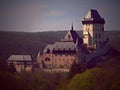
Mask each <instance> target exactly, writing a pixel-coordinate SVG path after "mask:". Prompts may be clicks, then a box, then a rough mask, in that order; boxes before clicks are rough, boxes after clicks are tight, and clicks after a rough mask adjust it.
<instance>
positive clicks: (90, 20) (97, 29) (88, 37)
mask: <svg viewBox="0 0 120 90" xmlns="http://www.w3.org/2000/svg"><path fill="white" fill-rule="evenodd" d="M82 24H83V42H84V43H85V44H87V46H88V47H93V48H96V47H99V46H100V44H101V43H102V42H103V41H104V24H105V20H104V19H103V18H102V17H101V16H100V15H99V13H98V12H97V10H93V9H90V10H89V12H88V14H87V16H86V17H85V18H83V19H82Z"/></svg>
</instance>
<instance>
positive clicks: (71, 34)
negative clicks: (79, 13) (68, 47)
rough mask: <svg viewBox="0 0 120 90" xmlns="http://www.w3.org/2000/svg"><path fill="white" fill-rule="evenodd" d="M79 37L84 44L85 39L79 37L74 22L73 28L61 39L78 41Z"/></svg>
mask: <svg viewBox="0 0 120 90" xmlns="http://www.w3.org/2000/svg"><path fill="white" fill-rule="evenodd" d="M77 39H78V43H79V44H82V43H83V39H82V38H80V37H79V35H78V34H77V32H76V31H75V30H74V29H73V23H72V25H71V30H69V31H68V32H67V34H66V35H65V37H64V38H63V39H62V40H61V41H64V42H68V41H69V42H74V43H76V42H77Z"/></svg>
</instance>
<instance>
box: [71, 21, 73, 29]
mask: <svg viewBox="0 0 120 90" xmlns="http://www.w3.org/2000/svg"><path fill="white" fill-rule="evenodd" d="M71 30H73V22H72V25H71Z"/></svg>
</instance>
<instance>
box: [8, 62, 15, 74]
mask: <svg viewBox="0 0 120 90" xmlns="http://www.w3.org/2000/svg"><path fill="white" fill-rule="evenodd" d="M8 70H9V72H10V73H12V74H14V73H15V72H16V68H15V66H14V64H13V62H12V63H11V64H10V65H9V66H8Z"/></svg>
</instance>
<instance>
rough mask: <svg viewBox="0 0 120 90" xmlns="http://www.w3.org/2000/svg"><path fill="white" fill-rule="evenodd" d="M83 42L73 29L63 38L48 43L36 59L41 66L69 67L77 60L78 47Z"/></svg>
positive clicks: (48, 67) (47, 67)
mask: <svg viewBox="0 0 120 90" xmlns="http://www.w3.org/2000/svg"><path fill="white" fill-rule="evenodd" d="M82 44H83V40H82V38H80V37H79V35H78V34H77V33H76V31H75V30H73V24H72V27H71V30H69V31H68V32H67V34H66V35H65V37H64V38H62V39H61V41H59V42H55V43H54V44H48V45H47V46H46V47H45V49H44V50H43V54H42V55H38V57H37V61H38V63H39V64H40V66H41V68H46V69H51V68H66V69H69V68H70V66H71V64H72V63H73V62H74V61H76V62H78V59H77V58H78V56H77V51H78V47H80V46H81V45H82Z"/></svg>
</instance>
